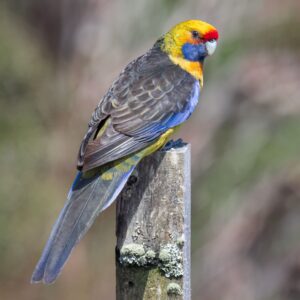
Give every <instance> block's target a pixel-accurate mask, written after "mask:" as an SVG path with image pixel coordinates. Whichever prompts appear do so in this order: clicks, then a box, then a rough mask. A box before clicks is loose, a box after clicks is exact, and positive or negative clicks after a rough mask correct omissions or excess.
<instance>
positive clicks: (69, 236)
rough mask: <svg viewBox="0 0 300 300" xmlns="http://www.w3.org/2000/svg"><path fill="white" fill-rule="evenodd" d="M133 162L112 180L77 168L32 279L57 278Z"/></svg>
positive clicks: (44, 280) (109, 202) (111, 197)
mask: <svg viewBox="0 0 300 300" xmlns="http://www.w3.org/2000/svg"><path fill="white" fill-rule="evenodd" d="M133 169H134V166H132V167H131V168H130V169H129V170H128V171H127V172H124V171H123V172H121V171H117V172H114V174H113V177H112V179H111V180H103V179H102V178H101V176H99V174H96V175H94V176H92V177H90V178H83V176H82V173H81V172H78V174H77V176H76V179H75V181H74V183H73V185H72V188H71V190H70V192H69V195H68V199H67V201H66V204H65V206H64V208H63V210H62V211H61V213H60V215H59V217H58V219H57V221H56V223H55V224H54V226H53V228H52V231H51V234H50V237H49V239H48V241H47V244H46V246H45V248H44V251H43V253H42V256H41V258H40V260H39V262H38V264H37V266H36V268H35V270H34V272H33V275H32V278H31V282H33V283H36V282H40V281H43V282H44V283H46V284H50V283H52V282H54V281H55V279H56V278H57V276H58V275H59V273H60V272H61V270H62V268H63V266H64V264H65V263H66V261H67V259H68V257H69V256H70V253H71V251H72V250H73V248H74V247H75V245H76V244H77V243H78V242H79V241H80V239H81V238H82V237H83V236H84V234H85V233H86V232H87V231H88V229H89V228H90V227H91V225H92V224H93V222H94V221H95V219H96V217H97V216H98V214H99V213H100V212H101V211H103V210H104V209H105V208H107V207H108V206H109V205H110V204H112V202H113V201H114V200H115V199H116V197H117V196H118V194H119V193H120V192H121V190H122V189H123V187H124V185H125V183H126V182H127V180H128V178H129V176H130V174H131V173H132V171H133Z"/></svg>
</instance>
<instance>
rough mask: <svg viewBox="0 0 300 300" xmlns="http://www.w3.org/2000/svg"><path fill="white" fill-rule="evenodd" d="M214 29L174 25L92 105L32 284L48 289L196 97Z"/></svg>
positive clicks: (200, 24) (203, 25)
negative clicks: (68, 186) (65, 192)
mask: <svg viewBox="0 0 300 300" xmlns="http://www.w3.org/2000/svg"><path fill="white" fill-rule="evenodd" d="M217 40H218V32H217V30H216V29H215V28H214V27H213V26H211V25H210V24H207V23H205V22H203V21H200V20H189V21H186V22H182V23H179V24H177V25H176V26H174V27H173V28H172V29H171V30H170V31H169V32H167V33H166V34H165V35H163V36H162V37H161V38H160V39H158V40H157V41H156V43H155V44H154V46H153V47H152V48H151V49H150V50H149V51H148V52H147V53H145V54H144V55H142V56H140V57H138V58H137V59H135V60H134V61H132V62H131V63H129V64H128V65H127V66H126V67H125V69H124V70H123V71H122V72H121V74H120V75H119V77H118V78H117V79H116V81H115V82H114V83H113V84H112V86H111V87H110V89H109V90H108V92H107V93H106V94H105V96H104V97H103V98H102V99H101V101H100V103H99V105H98V106H97V107H96V109H95V111H94V113H93V115H92V118H91V120H90V122H89V124H88V130H87V133H86V135H85V136H84V138H83V141H82V143H81V146H80V150H79V155H78V166H77V167H78V170H79V171H78V174H77V176H76V178H75V181H74V183H73V185H72V187H71V189H70V192H69V194H68V198H67V202H66V204H65V206H64V208H63V210H62V211H61V213H60V215H59V217H58V220H57V221H56V223H55V225H54V227H53V229H52V232H51V234H50V237H49V240H48V242H47V244H46V246H45V249H44V251H43V254H42V256H41V258H40V260H39V262H38V264H37V266H36V268H35V271H34V273H33V275H32V282H39V281H43V282H44V283H52V282H53V281H54V280H55V279H56V277H57V276H58V275H59V273H60V271H61V269H62V267H63V265H64V264H65V262H66V260H67V258H68V257H69V255H70V253H71V251H72V249H73V248H74V246H75V245H76V244H77V243H78V242H79V240H80V239H81V238H82V237H83V235H84V234H85V233H86V232H87V230H88V229H89V228H90V226H91V225H92V224H93V222H94V221H95V218H96V217H97V216H98V215H99V213H100V212H102V211H103V210H104V209H106V208H107V207H108V206H109V205H110V204H112V202H113V201H114V200H115V199H116V197H117V196H118V195H119V193H120V192H121V190H122V188H123V187H124V185H125V183H126V182H127V180H128V178H129V176H130V174H131V173H132V171H133V170H134V168H135V167H136V165H137V164H138V163H139V161H140V160H141V159H142V158H143V157H145V156H147V155H149V154H151V153H153V152H154V151H156V150H158V149H160V148H161V147H163V146H164V145H165V143H166V142H167V141H168V139H169V137H170V135H171V134H172V133H173V132H174V131H175V129H176V128H177V127H178V126H179V125H181V124H182V123H183V122H184V121H186V120H187V119H188V118H189V117H190V115H191V113H192V112H193V110H194V109H195V106H196V105H197V102H198V98H199V96H200V90H201V88H202V85H203V62H204V59H205V58H206V56H208V55H211V54H213V52H214V51H215V49H216V45H217Z"/></svg>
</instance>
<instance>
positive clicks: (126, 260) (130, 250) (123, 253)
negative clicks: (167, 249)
mask: <svg viewBox="0 0 300 300" xmlns="http://www.w3.org/2000/svg"><path fill="white" fill-rule="evenodd" d="M144 255H145V249H144V246H143V245H139V244H133V243H132V244H128V245H125V246H123V247H122V248H121V250H120V258H119V260H120V263H121V264H124V265H135V266H143V265H144V264H145V262H146V259H145V257H144Z"/></svg>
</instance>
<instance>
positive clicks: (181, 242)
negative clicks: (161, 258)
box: [176, 235, 184, 248]
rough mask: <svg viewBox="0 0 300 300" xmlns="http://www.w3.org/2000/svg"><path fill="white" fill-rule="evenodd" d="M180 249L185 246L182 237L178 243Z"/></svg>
mask: <svg viewBox="0 0 300 300" xmlns="http://www.w3.org/2000/svg"><path fill="white" fill-rule="evenodd" d="M176 243H177V245H178V247H180V248H182V247H183V246H184V236H183V235H182V236H180V237H179V238H178V239H177V241H176Z"/></svg>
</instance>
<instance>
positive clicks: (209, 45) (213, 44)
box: [205, 40, 218, 55]
mask: <svg viewBox="0 0 300 300" xmlns="http://www.w3.org/2000/svg"><path fill="white" fill-rule="evenodd" d="M217 44H218V43H217V40H210V41H208V42H206V43H205V46H206V51H207V54H208V55H213V54H214V52H215V50H216V48H217Z"/></svg>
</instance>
